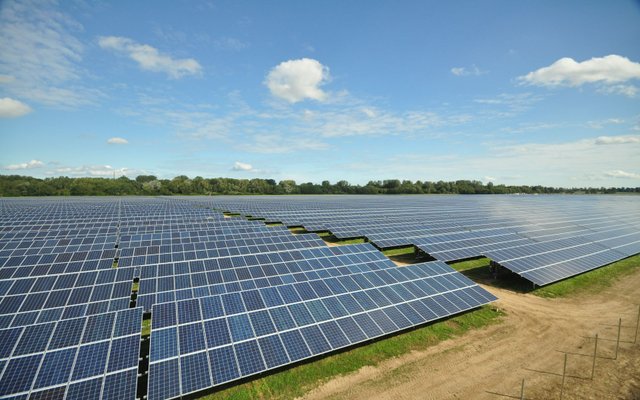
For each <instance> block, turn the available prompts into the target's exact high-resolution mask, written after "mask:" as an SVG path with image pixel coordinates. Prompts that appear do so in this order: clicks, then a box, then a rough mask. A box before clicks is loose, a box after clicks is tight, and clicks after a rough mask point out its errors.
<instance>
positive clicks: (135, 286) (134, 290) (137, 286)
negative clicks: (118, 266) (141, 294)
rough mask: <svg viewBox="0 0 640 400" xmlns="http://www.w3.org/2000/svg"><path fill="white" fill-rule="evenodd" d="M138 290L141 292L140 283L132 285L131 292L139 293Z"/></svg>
mask: <svg viewBox="0 0 640 400" xmlns="http://www.w3.org/2000/svg"><path fill="white" fill-rule="evenodd" d="M138 290H140V282H133V285H131V291H132V292H137V291H138Z"/></svg>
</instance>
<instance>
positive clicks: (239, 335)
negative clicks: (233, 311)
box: [228, 314, 254, 342]
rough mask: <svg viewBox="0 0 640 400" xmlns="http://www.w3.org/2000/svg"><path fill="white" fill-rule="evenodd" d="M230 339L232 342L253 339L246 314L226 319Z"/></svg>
mask: <svg viewBox="0 0 640 400" xmlns="http://www.w3.org/2000/svg"><path fill="white" fill-rule="evenodd" d="M228 321H229V329H230V331H231V337H232V338H233V341H234V342H237V341H240V340H246V339H251V338H252V337H254V333H253V329H252V328H251V322H250V320H249V317H248V316H247V315H246V314H240V315H234V316H231V317H229V318H228Z"/></svg>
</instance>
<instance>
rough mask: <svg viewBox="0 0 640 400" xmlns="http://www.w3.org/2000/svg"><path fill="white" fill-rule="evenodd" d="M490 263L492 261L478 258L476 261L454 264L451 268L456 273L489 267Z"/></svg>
mask: <svg viewBox="0 0 640 400" xmlns="http://www.w3.org/2000/svg"><path fill="white" fill-rule="evenodd" d="M489 262H490V260H489V259H488V258H484V257H483V258H478V259H476V260H467V261H460V262H457V263H452V264H451V268H453V269H455V270H456V271H459V272H462V271H467V270H470V269H474V268H482V267H488V266H489Z"/></svg>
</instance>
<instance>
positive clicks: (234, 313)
mask: <svg viewBox="0 0 640 400" xmlns="http://www.w3.org/2000/svg"><path fill="white" fill-rule="evenodd" d="M0 296H1V297H0V397H11V398H66V399H74V398H103V399H132V398H136V397H137V396H140V395H145V394H146V395H147V396H148V397H149V398H150V399H165V398H173V397H178V396H182V395H186V394H192V393H197V392H198V391H201V390H206V389H210V388H215V387H216V386H217V385H220V384H222V383H227V382H231V381H233V380H236V379H241V378H244V377H247V376H251V375H254V374H257V373H260V372H262V371H266V370H270V369H273V368H276V367H279V366H283V365H287V364H291V363H295V362H297V361H299V360H303V359H307V358H309V357H314V356H318V355H321V354H324V353H327V352H331V351H335V350H338V349H342V348H345V347H347V346H350V345H353V344H357V343H360V342H362V341H365V340H369V339H371V338H376V337H380V336H383V335H386V334H390V333H394V332H397V331H400V330H403V329H406V328H408V327H412V326H416V325H420V324H423V323H426V322H429V321H433V320H436V319H439V318H442V317H446V316H448V315H452V314H456V313H459V312H463V311H466V310H469V309H473V308H475V307H478V306H480V305H482V304H486V303H488V302H491V301H493V300H495V297H494V296H492V295H491V294H490V293H488V292H487V291H485V290H483V289H481V288H480V287H479V286H477V285H476V284H474V283H473V282H471V281H469V280H468V279H467V278H465V277H464V276H463V275H461V274H459V273H457V272H455V271H454V270H453V269H451V268H450V267H449V266H447V265H446V264H444V263H442V262H429V263H422V264H416V265H412V266H410V267H406V268H397V267H396V266H395V264H393V263H392V262H391V261H390V260H389V259H387V258H386V257H384V256H383V255H382V254H381V253H380V252H379V251H378V250H377V249H376V248H375V247H373V246H372V245H370V244H359V245H350V246H340V247H327V246H326V244H325V243H324V241H323V240H321V239H320V238H319V237H318V236H317V235H316V234H302V235H293V234H291V232H289V230H288V229H287V228H286V227H284V226H273V227H270V226H266V225H265V224H264V223H263V222H260V221H247V220H246V219H243V218H226V217H225V216H224V215H223V214H222V213H220V212H219V211H214V210H213V209H212V208H211V207H210V205H209V204H208V200H206V199H198V198H132V197H127V198H64V199H62V198H41V199H0ZM145 312H146V314H145V315H146V317H149V316H150V317H151V321H152V329H151V339H150V345H149V357H150V359H149V363H148V371H147V370H146V367H145V365H147V363H139V357H145V353H144V352H145V348H146V346H141V345H140V341H141V325H142V318H143V313H145ZM139 379H142V380H141V381H140V382H148V383H147V385H148V386H147V385H143V386H140V385H139V384H138V381H139ZM145 386H147V387H145Z"/></svg>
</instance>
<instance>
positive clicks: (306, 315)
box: [288, 303, 315, 326]
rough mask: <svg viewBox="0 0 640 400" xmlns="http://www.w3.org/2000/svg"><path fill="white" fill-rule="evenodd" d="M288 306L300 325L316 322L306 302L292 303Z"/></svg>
mask: <svg viewBox="0 0 640 400" xmlns="http://www.w3.org/2000/svg"><path fill="white" fill-rule="evenodd" d="M288 308H289V311H290V312H291V315H292V316H293V319H295V321H296V324H298V326H305V325H310V324H313V323H314V322H315V321H314V319H313V316H312V315H311V313H310V312H309V310H308V309H307V307H306V306H305V305H304V303H296V304H291V305H290V306H289V307H288Z"/></svg>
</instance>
